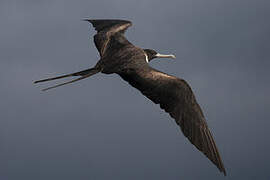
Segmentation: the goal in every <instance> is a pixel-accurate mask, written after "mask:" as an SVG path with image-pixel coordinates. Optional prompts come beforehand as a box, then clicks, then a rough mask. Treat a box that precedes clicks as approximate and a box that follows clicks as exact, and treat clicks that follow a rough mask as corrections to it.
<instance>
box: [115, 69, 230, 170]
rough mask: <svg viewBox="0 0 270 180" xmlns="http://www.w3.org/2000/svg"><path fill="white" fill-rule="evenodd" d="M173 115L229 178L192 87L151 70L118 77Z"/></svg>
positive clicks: (128, 71)
mask: <svg viewBox="0 0 270 180" xmlns="http://www.w3.org/2000/svg"><path fill="white" fill-rule="evenodd" d="M119 75H120V76H121V77H122V78H123V79H124V80H126V81H128V82H129V84H130V85H132V86H133V87H135V88H137V89H138V90H140V91H141V92H142V94H143V95H145V96H146V97H148V98H149V99H150V100H152V101H153V102H154V103H156V104H160V107H161V108H162V109H164V110H165V111H166V112H168V113H169V114H170V116H171V117H172V118H174V119H175V121H176V123H177V124H178V125H179V126H180V128H181V130H182V132H183V134H184V135H185V136H186V137H187V138H188V139H189V141H190V142H191V143H192V144H193V145H195V146H196V147H197V149H199V150H200V151H201V152H203V153H204V154H205V155H206V156H207V157H208V158H209V159H210V160H211V161H212V162H213V163H214V164H215V165H216V166H217V168H218V169H219V170H220V171H221V172H223V173H224V175H226V171H225V168H224V165H223V163H222V160H221V158H220V155H219V152H218V149H217V147H216V144H215V142H214V139H213V136H212V135H211V132H210V130H209V128H208V126H207V123H206V120H205V118H204V115H203V113H202V110H201V108H200V106H199V105H198V103H197V102H196V99H195V96H194V94H193V92H192V90H191V88H190V86H189V85H188V84H187V83H186V82H185V81H184V80H182V79H179V78H176V77H173V76H170V75H167V74H165V73H162V72H160V71H157V70H155V69H153V68H151V67H150V66H149V68H148V69H147V68H146V69H144V70H142V69H139V70H127V71H126V72H124V73H121V74H119Z"/></svg>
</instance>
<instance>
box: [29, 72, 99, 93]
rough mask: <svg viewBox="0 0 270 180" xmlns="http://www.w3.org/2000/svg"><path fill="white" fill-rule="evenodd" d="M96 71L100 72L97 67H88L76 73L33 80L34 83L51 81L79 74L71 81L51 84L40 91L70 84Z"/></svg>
mask: <svg viewBox="0 0 270 180" xmlns="http://www.w3.org/2000/svg"><path fill="white" fill-rule="evenodd" d="M98 72H100V70H99V69H97V68H90V69H86V70H83V71H79V72H76V73H71V74H66V75H62V76H57V77H53V78H48V79H42V80H38V81H35V82H34V83H35V84H36V83H41V82H46V81H52V80H56V79H62V78H66V77H71V76H81V77H79V78H77V79H74V80H71V81H68V82H65V83H62V84H58V85H55V86H51V87H48V88H45V89H42V91H46V90H49V89H53V88H56V87H60V86H63V85H66V84H70V83H73V82H76V81H79V80H82V79H85V78H88V77H90V76H92V75H94V74H97V73H98Z"/></svg>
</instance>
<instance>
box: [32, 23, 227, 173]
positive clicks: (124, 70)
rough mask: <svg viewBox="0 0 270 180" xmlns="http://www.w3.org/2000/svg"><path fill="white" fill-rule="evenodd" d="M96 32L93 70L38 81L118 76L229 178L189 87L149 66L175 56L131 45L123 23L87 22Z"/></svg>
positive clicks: (128, 24) (180, 80)
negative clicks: (172, 121) (166, 115)
mask: <svg viewBox="0 0 270 180" xmlns="http://www.w3.org/2000/svg"><path fill="white" fill-rule="evenodd" d="M86 21H89V22H90V23H92V25H93V26H94V27H95V29H96V30H97V34H96V35H95V36H94V42H95V45H96V47H97V49H98V51H99V54H100V60H99V61H98V62H97V64H96V65H95V66H94V67H93V68H90V69H87V70H84V71H80V72H77V73H72V74H68V75H64V76H59V77H55V78H49V79H44V80H39V81H36V82H35V83H38V82H44V81H49V80H54V79H60V78H64V77H69V76H81V77H80V78H78V79H75V80H72V81H70V82H67V83H63V84H60V85H56V86H53V87H50V88H47V89H45V90H48V89H51V88H55V87H58V86H62V85H64V84H68V83H72V82H75V81H78V80H81V79H84V78H87V77H90V76H92V75H93V74H96V73H98V72H101V73H105V74H112V73H116V74H118V75H119V76H121V78H122V79H124V80H125V81H127V82H128V83H129V84H130V85H131V86H133V87H135V88H136V89H138V90H139V91H140V92H141V93H142V94H143V95H145V96H146V97H147V98H149V99H150V100H151V101H153V102H154V103H156V104H159V105H160V107H161V108H162V109H164V110H165V111H166V112H168V113H169V114H170V116H171V117H172V118H174V119H175V121H176V123H177V124H178V125H179V126H180V128H181V130H182V132H183V134H184V135H185V136H186V137H187V138H188V139H189V141H190V142H191V143H192V144H193V145H195V146H196V147H197V148H198V149H199V150H200V151H202V152H203V153H204V154H205V155H206V156H207V157H208V158H209V159H210V160H211V161H212V162H213V163H214V164H215V165H216V166H217V167H218V168H219V170H220V171H221V172H223V173H224V175H226V171H225V168H224V166H223V163H222V160H221V157H220V155H219V152H218V149H217V147H216V144H215V142H214V139H213V137H212V135H211V132H210V130H209V128H208V126H207V123H206V120H205V117H204V115H203V112H202V110H201V108H200V106H199V105H198V103H197V101H196V99H195V96H194V94H193V92H192V90H191V88H190V86H189V85H188V84H187V83H186V81H184V80H183V79H180V78H177V77H174V76H171V75H168V74H166V73H163V72H160V71H158V70H155V69H154V68H152V67H151V66H149V64H148V63H149V62H150V61H151V60H152V59H154V58H158V57H160V58H175V56H174V55H162V54H159V53H156V51H154V50H150V49H141V48H139V47H136V46H134V45H133V44H132V43H130V42H129V41H128V40H127V39H126V38H125V36H124V32H125V30H126V29H127V28H128V27H130V26H131V22H130V21H124V20H88V19H87V20H86Z"/></svg>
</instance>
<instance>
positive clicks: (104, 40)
mask: <svg viewBox="0 0 270 180" xmlns="http://www.w3.org/2000/svg"><path fill="white" fill-rule="evenodd" d="M86 21H88V22H90V23H91V24H92V25H93V26H94V28H95V30H96V31H97V34H96V35H95V36H94V43H95V45H96V48H97V49H98V51H99V54H100V56H101V57H103V56H104V55H105V52H106V50H107V49H108V48H107V47H108V44H109V42H110V40H111V37H112V36H114V35H116V34H117V35H121V36H123V34H124V32H125V31H126V30H127V28H128V27H130V26H131V25H132V23H131V22H130V21H126V20H115V19H111V20H110V19H108V20H103V19H102V20H99V19H86ZM122 39H123V37H122ZM126 42H127V40H126Z"/></svg>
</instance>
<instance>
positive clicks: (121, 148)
mask: <svg viewBox="0 0 270 180" xmlns="http://www.w3.org/2000/svg"><path fill="white" fill-rule="evenodd" d="M269 9H270V1H269V0H256V1H255V0H200V1H199V0H172V1H164V0H163V1H161V0H156V1H154V0H136V1H134V0H107V1H106V0H88V1H86V0H77V1H71V0H58V1H37V0H35V1H34V0H28V1H27V0H1V1H0V26H1V30H0V40H1V41H0V52H1V53H0V60H1V61H0V62H1V65H0V83H1V88H0V97H1V101H0V109H1V113H0V179H1V180H24V179H25V180H37V179H38V180H48V179H50V180H59V179H65V180H73V179H80V180H84V179H85V180H86V179H96V180H103V179H117V180H122V179H123V180H124V179H134V180H137V179H160V180H161V179H162V180H163V179H170V180H176V179H178V180H179V179H185V180H195V179H215V180H217V179H224V177H223V175H222V174H220V173H219V172H218V170H217V169H216V167H215V166H214V165H213V164H212V163H211V162H210V161H209V160H208V159H207V158H206V157H205V156H204V155H203V154H202V153H200V152H199V151H198V150H197V149H196V148H195V147H194V146H192V145H191V144H190V143H189V142H188V141H187V139H186V138H184V136H183V135H182V133H181V132H180V130H179V128H178V127H177V125H176V124H175V122H174V120H173V119H171V118H170V117H169V115H167V114H166V113H165V112H163V111H162V110H160V109H159V106H157V105H154V104H153V103H152V102H151V101H150V100H148V99H146V98H145V97H144V96H142V95H141V94H140V93H139V92H138V91H137V90H136V89H133V88H132V87H130V86H129V85H128V84H127V83H126V82H124V81H123V80H122V79H120V77H118V76H117V75H110V76H106V75H103V74H98V75H96V76H94V77H92V78H89V79H86V80H83V81H81V82H79V83H74V84H72V85H69V86H66V87H61V88H58V89H55V90H51V91H48V92H45V93H44V92H41V91H40V89H41V88H43V87H47V86H49V85H52V84H54V83H55V82H53V83H52V84H51V83H46V84H44V85H40V86H36V85H33V84H32V82H33V81H34V80H38V79H40V78H46V77H50V76H55V75H59V74H63V73H71V72H75V71H79V70H82V69H85V68H88V67H90V66H93V65H94V64H95V63H96V61H97V60H98V58H99V56H98V53H97V50H96V48H95V46H94V43H93V41H92V36H93V35H94V33H95V31H94V29H93V28H92V27H91V26H90V25H89V24H88V23H86V22H82V21H80V19H82V18H85V17H90V18H123V19H128V20H131V21H132V22H133V26H132V27H131V28H130V29H129V30H128V31H127V33H126V36H127V37H128V39H129V40H130V41H131V42H133V43H134V44H135V45H137V46H140V47H143V48H153V49H155V50H157V51H159V52H161V53H173V54H175V55H176V57H177V59H176V60H175V61H172V60H169V59H168V60H164V59H162V60H155V61H152V62H151V66H153V67H155V68H157V69H159V70H161V71H164V72H167V73H169V74H172V75H175V76H178V77H181V78H183V79H185V80H187V81H188V82H189V84H190V85H191V87H192V89H193V90H194V93H195V95H196V97H197V100H198V102H199V104H200V105H201V106H202V109H203V111H204V113H205V115H206V117H207V121H208V125H209V127H210V128H211V130H212V133H213V135H214V137H215V140H216V143H217V145H218V148H219V150H220V152H221V155H222V158H223V161H224V164H225V166H226V169H227V171H228V177H227V178H226V179H228V180H229V179H235V180H240V179H243V180H248V179H252V180H253V179H260V180H268V179H269V178H270V156H269V151H270V143H269V136H270V132H269V127H270V123H269V120H270V111H269V110H270V96H269V95H267V94H269V92H270V83H269V77H270V72H269V68H270V63H269V59H270V51H269V47H270V45H269V43H270V35H269V32H270V23H269V17H270V11H269Z"/></svg>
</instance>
